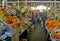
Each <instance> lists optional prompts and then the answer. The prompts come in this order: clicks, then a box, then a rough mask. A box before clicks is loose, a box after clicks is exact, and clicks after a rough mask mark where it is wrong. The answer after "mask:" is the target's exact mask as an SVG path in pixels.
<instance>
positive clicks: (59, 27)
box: [46, 12, 60, 41]
mask: <svg viewBox="0 0 60 41" xmlns="http://www.w3.org/2000/svg"><path fill="white" fill-rule="evenodd" d="M56 14H57V15H56ZM56 14H54V15H55V16H52V15H51V16H49V18H48V19H47V20H46V29H47V31H48V34H49V35H50V39H51V40H52V41H59V40H60V18H59V12H58V13H57V12H56Z"/></svg>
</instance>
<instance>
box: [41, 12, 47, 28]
mask: <svg viewBox="0 0 60 41" xmlns="http://www.w3.org/2000/svg"><path fill="white" fill-rule="evenodd" d="M41 15H42V21H43V27H44V28H45V21H46V19H47V14H46V12H42V13H41ZM45 29H46V28H45Z"/></svg>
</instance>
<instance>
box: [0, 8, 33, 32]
mask: <svg viewBox="0 0 60 41" xmlns="http://www.w3.org/2000/svg"><path fill="white" fill-rule="evenodd" d="M8 10H9V9H8ZM11 10H12V11H13V10H15V11H16V12H15V13H14V14H13V13H12V12H11ZM11 10H9V12H7V11H6V10H5V9H3V8H0V15H1V16H0V18H1V19H2V20H3V21H4V22H6V24H8V25H11V26H12V28H13V29H16V30H17V31H19V32H21V31H22V30H24V29H26V28H28V26H29V25H31V24H33V23H32V22H30V19H31V13H30V12H31V11H29V10H28V9H27V10H26V9H25V8H24V7H21V8H19V9H18V8H15V7H14V8H13V9H11ZM26 11H27V12H26Z"/></svg>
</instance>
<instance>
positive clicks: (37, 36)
mask: <svg viewBox="0 0 60 41" xmlns="http://www.w3.org/2000/svg"><path fill="white" fill-rule="evenodd" d="M29 40H30V41H47V36H46V33H45V30H44V28H43V27H42V26H41V25H40V24H37V25H36V29H35V31H33V32H31V33H30V35H29Z"/></svg>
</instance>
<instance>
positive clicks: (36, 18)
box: [35, 14, 38, 24]
mask: <svg viewBox="0 0 60 41" xmlns="http://www.w3.org/2000/svg"><path fill="white" fill-rule="evenodd" d="M37 23H38V14H35V24H37Z"/></svg>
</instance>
